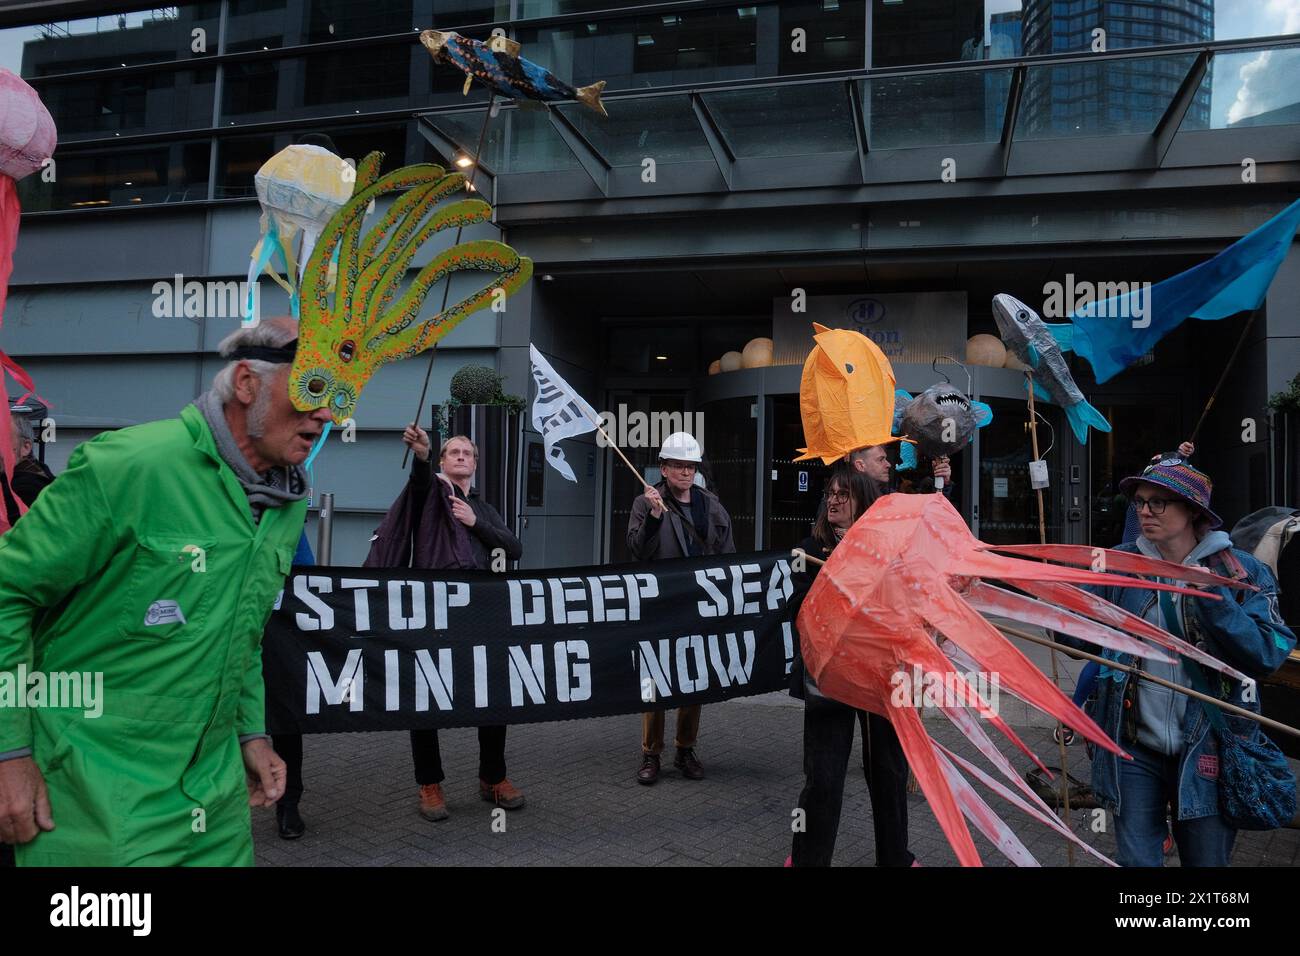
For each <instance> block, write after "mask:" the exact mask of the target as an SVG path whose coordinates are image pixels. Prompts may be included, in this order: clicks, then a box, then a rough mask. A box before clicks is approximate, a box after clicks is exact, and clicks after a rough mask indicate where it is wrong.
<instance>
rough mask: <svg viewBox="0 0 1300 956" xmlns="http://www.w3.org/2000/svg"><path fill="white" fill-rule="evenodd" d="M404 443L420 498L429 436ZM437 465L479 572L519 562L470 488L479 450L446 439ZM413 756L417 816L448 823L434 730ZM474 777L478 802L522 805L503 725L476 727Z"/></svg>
mask: <svg viewBox="0 0 1300 956" xmlns="http://www.w3.org/2000/svg"><path fill="white" fill-rule="evenodd" d="M402 441H403V442H404V443H405V444H406V445H407V447H409V448H410V449H411V450H412V451H414V452H415V457H416V461H415V462H413V463H412V465H411V486H412V489H413V491H414V493H415V498H416V499H418V500H422V499H423V498H424V497H425V496H426V494H427V492H428V489H429V486H430V483H431V482H432V481H433V475H434V472H433V471H432V462H430V460H429V459H430V453H431V451H432V450H433V446H432V444H431V443H430V441H429V433H428V432H426V431H425V430H424V429H423V428H420V427H419V426H418V425H409V426H407V428H406V431H405V432H404V433H403V434H402ZM438 466H439V471H438V472H437V473H436V474H437V477H438V479H439V480H440V481H441V482H442V483H443V484H444V485H445V486H446V491H447V503H448V507H449V508H450V510H451V514H452V517H453V518H454V520H455V521H456V522H458V523H459V525H460V526H461V527H463V528H464V529H465V531H466V532H467V533H468V536H469V545H470V549H471V550H472V551H473V554H474V566H475V567H476V568H478V569H479V570H481V571H486V570H489V569H490V568H491V567H492V558H493V555H494V552H495V553H499V554H500V555H502V556H504V557H505V558H507V559H509V560H511V561H517V560H519V558H520V557H521V556H522V555H523V553H524V548H523V545H522V544H520V542H519V538H518V537H516V536H515V533H514V532H513V531H511V530H510V529H509V528H508V527H506V523H505V521H504V520H502V518H501V514H500V513H499V512H498V511H497V510H496V509H495V508H493V507H492V506H491V505H490V504H488V503H487V502H486V501H484V500H483V499H482V498H480V497H479V496H478V493H477V492H476V491H474V490H472V487H471V486H472V483H473V480H474V472H475V471H476V470H477V469H478V446H477V445H475V444H474V442H472V441H471V440H470V439H469V438H467V437H465V436H464V435H456V436H454V437H452V438H449V439H447V440H446V441H445V442H443V443H442V448H440V449H439V450H438ZM411 757H412V759H413V760H414V761H415V782H416V783H417V784H418V785H419V788H420V810H419V813H420V816H422V817H424V818H425V819H426V820H433V821H438V820H445V819H447V817H448V816H450V814H449V813H448V812H447V800H446V797H445V796H444V794H443V792H442V781H443V780H444V779H446V774H444V773H443V770H442V753H441V751H440V750H439V747H438V731H437V730H412V731H411ZM478 777H479V780H478V787H479V796H480V797H481V798H482V799H484V800H486V801H488V802H489V803H495V804H496V805H497V806H499V807H503V808H505V809H506V810H518V809H520V808H521V807H523V806H524V803H525V802H526V801H525V799H524V795H523V793H522V792H520V790H519V789H518V788H517V787H516V786H515V785H514V784H512V783H511V782H510V781H509V780H508V779H507V778H506V726H505V725H504V724H499V725H495V726H486V727H479V729H478Z"/></svg>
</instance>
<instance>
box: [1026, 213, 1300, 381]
mask: <svg viewBox="0 0 1300 956" xmlns="http://www.w3.org/2000/svg"><path fill="white" fill-rule="evenodd" d="M1297 227H1300V199H1298V200H1296V201H1295V202H1293V203H1292V204H1291V205H1289V206H1287V207H1286V209H1284V210H1282V212H1280V213H1278V214H1277V215H1276V216H1274V217H1273V218H1272V219H1270V220H1269V221H1268V222H1266V223H1264V225H1262V226H1260V227H1259V228H1258V229H1256V230H1255V231H1254V232H1252V233H1250V234H1249V235H1247V236H1244V237H1242V238H1241V239H1238V240H1237V241H1236V242H1234V243H1233V244H1232V245H1230V246H1228V248H1226V249H1224V250H1223V251H1222V252H1220V253H1219V254H1218V255H1217V256H1215V257H1214V258H1213V259H1210V260H1209V261H1208V262H1202V263H1201V264H1200V265H1199V266H1194V267H1193V268H1191V269H1188V270H1187V271H1186V272H1180V273H1179V274H1178V275H1176V276H1171V277H1170V278H1168V279H1165V280H1164V281H1163V282H1157V283H1156V284H1155V285H1153V286H1151V287H1150V288H1149V289H1146V290H1143V289H1136V290H1132V291H1130V292H1129V293H1127V294H1125V295H1117V296H1113V297H1112V298H1109V299H1106V300H1104V301H1101V302H1093V303H1090V304H1089V305H1087V306H1085V307H1084V308H1081V309H1079V310H1078V311H1076V312H1075V313H1074V314H1072V315H1071V316H1070V324H1069V325H1054V326H1048V328H1049V329H1050V330H1051V331H1052V333H1053V334H1054V335H1055V336H1056V337H1057V339H1058V340H1061V347H1062V348H1063V349H1068V348H1073V350H1074V352H1075V354H1077V355H1080V356H1082V357H1083V358H1085V359H1087V360H1088V364H1090V365H1091V366H1092V370H1093V374H1094V375H1095V376H1096V378H1097V383H1098V384H1100V383H1102V382H1105V381H1106V380H1108V379H1110V378H1113V377H1114V376H1115V375H1118V374H1119V373H1120V372H1122V371H1124V369H1126V368H1128V367H1129V366H1130V365H1132V364H1133V363H1134V362H1135V361H1136V360H1137V359H1139V358H1141V357H1142V356H1143V355H1145V354H1146V353H1147V352H1149V351H1151V349H1152V348H1154V347H1155V344H1156V343H1157V342H1159V341H1160V340H1161V339H1162V338H1164V337H1165V336H1166V335H1168V334H1169V333H1170V332H1172V331H1173V330H1174V329H1176V328H1178V326H1180V325H1182V323H1183V321H1184V320H1185V319H1189V318H1192V319H1202V320H1204V321H1213V320H1215V319H1223V318H1227V317H1228V316H1230V315H1236V314H1237V313H1238V312H1251V311H1254V310H1255V309H1258V308H1259V307H1260V306H1261V305H1262V304H1263V303H1264V296H1265V295H1266V294H1267V292H1268V287H1269V285H1270V284H1271V283H1272V282H1273V276H1274V275H1276V274H1277V270H1278V266H1280V265H1281V264H1282V260H1283V259H1285V258H1286V255H1287V252H1288V251H1289V250H1290V248H1291V241H1292V239H1293V238H1294V236H1295V232H1296V228H1297Z"/></svg>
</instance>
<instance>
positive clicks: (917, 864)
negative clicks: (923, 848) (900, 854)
mask: <svg viewBox="0 0 1300 956" xmlns="http://www.w3.org/2000/svg"><path fill="white" fill-rule="evenodd" d="M912 865H913V866H920V865H921V861H920V860H913V861H912Z"/></svg>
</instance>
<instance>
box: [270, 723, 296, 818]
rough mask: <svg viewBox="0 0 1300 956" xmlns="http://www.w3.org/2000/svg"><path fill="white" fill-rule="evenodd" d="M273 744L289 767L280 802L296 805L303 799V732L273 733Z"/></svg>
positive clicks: (291, 805)
mask: <svg viewBox="0 0 1300 956" xmlns="http://www.w3.org/2000/svg"><path fill="white" fill-rule="evenodd" d="M271 746H272V747H274V748H275V752H276V753H278V754H279V755H280V759H281V760H283V761H284V765H285V767H286V768H287V769H286V772H285V775H284V796H283V797H281V798H280V802H281V803H283V804H285V805H286V806H290V807H296V806H297V805H298V801H299V800H301V799H302V734H272V735H271Z"/></svg>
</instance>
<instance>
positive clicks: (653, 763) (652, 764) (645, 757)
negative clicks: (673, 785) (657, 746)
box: [636, 754, 659, 786]
mask: <svg viewBox="0 0 1300 956" xmlns="http://www.w3.org/2000/svg"><path fill="white" fill-rule="evenodd" d="M658 779H659V755H658V754H642V755H641V769H640V770H638V771H637V772H636V782H637V783H644V784H646V785H647V786H648V785H650V784H652V783H654V782H655V781H656V780H658Z"/></svg>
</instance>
